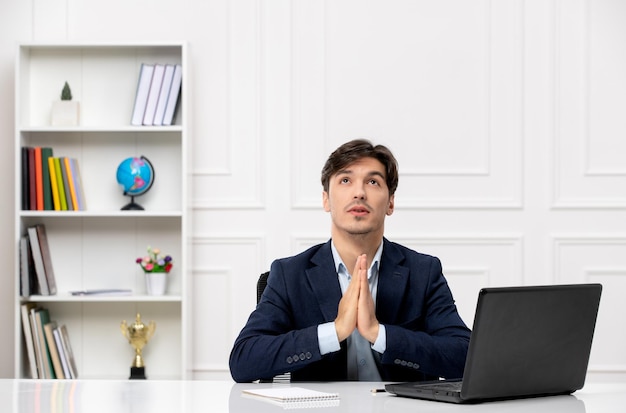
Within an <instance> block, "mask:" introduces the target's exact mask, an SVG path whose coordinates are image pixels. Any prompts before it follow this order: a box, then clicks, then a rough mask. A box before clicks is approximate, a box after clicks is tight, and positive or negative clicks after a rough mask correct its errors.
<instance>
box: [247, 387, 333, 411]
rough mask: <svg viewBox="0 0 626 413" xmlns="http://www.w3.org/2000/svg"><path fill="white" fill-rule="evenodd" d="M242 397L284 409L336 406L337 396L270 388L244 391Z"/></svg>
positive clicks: (303, 389) (315, 391) (299, 388)
mask: <svg viewBox="0 0 626 413" xmlns="http://www.w3.org/2000/svg"><path fill="white" fill-rule="evenodd" d="M241 392H242V395H243V396H247V397H254V398H257V399H259V400H265V401H269V402H271V403H274V404H279V405H281V406H283V407H284V408H290V407H292V406H293V407H296V406H297V407H303V406H305V405H307V406H314V405H315V406H318V407H321V406H338V405H339V394H338V393H328V392H322V391H318V390H312V389H305V388H303V387H271V388H263V389H245V390H242V391H241Z"/></svg>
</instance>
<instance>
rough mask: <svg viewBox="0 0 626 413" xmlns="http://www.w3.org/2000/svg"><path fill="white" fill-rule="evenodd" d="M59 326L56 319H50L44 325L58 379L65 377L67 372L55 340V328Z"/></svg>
mask: <svg viewBox="0 0 626 413" xmlns="http://www.w3.org/2000/svg"><path fill="white" fill-rule="evenodd" d="M56 328H57V323H56V321H50V322H49V323H46V324H45V325H44V326H43V331H44V334H45V336H46V344H47V345H48V351H49V352H50V359H51V360H52V367H53V368H54V375H55V376H56V378H57V379H64V378H65V373H64V372H63V366H62V365H61V358H60V356H59V351H58V348H57V344H56V341H55V340H54V333H53V330H54V329H56Z"/></svg>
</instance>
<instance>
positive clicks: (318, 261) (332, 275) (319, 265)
mask: <svg viewBox="0 0 626 413" xmlns="http://www.w3.org/2000/svg"><path fill="white" fill-rule="evenodd" d="M311 262H312V263H313V264H314V265H313V266H312V267H311V268H309V269H308V270H306V276H307V278H308V281H309V285H310V286H311V289H312V290H313V293H314V295H315V298H316V299H317V302H318V304H319V307H320V310H321V311H322V314H323V315H324V318H325V319H326V321H333V320H335V318H337V307H338V304H339V300H341V287H340V286H339V279H338V278H337V270H336V269H335V261H334V260H333V254H332V252H331V250H330V241H328V242H327V243H326V244H324V245H323V246H322V247H321V248H320V249H319V251H318V252H317V253H316V254H315V255H314V256H313V257H312V258H311Z"/></svg>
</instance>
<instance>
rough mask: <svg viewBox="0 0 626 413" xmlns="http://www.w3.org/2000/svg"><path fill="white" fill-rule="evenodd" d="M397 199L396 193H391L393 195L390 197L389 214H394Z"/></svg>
mask: <svg viewBox="0 0 626 413" xmlns="http://www.w3.org/2000/svg"><path fill="white" fill-rule="evenodd" d="M395 201H396V196H395V194H394V195H391V196H390V197H389V206H388V207H387V215H391V214H393V210H394V208H395Z"/></svg>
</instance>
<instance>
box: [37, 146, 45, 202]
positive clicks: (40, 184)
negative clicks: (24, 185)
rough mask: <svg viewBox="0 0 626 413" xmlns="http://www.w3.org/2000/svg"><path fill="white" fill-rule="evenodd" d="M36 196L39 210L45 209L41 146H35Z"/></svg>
mask: <svg viewBox="0 0 626 413" xmlns="http://www.w3.org/2000/svg"><path fill="white" fill-rule="evenodd" d="M35 196H36V197H37V198H36V199H37V208H36V210H37V211H43V170H42V168H41V146H35Z"/></svg>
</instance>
